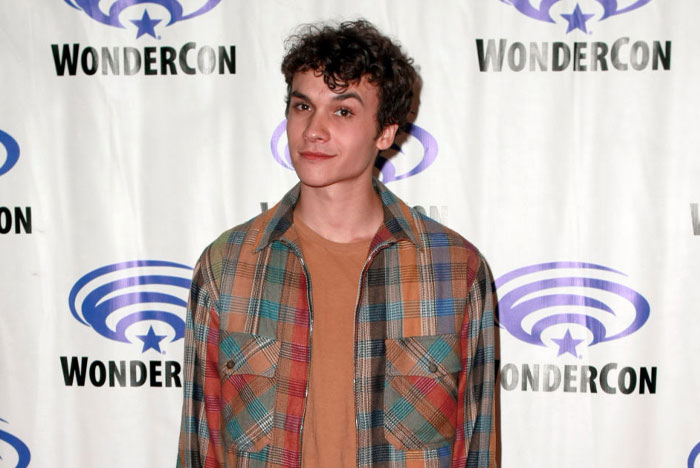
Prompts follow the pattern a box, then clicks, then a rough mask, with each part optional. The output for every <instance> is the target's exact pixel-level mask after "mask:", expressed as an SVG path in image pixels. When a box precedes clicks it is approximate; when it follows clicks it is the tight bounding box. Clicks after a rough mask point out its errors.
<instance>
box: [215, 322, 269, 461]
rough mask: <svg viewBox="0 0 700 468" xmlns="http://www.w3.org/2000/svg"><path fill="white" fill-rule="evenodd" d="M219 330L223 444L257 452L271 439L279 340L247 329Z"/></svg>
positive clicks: (240, 449) (239, 449)
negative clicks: (233, 331)
mask: <svg viewBox="0 0 700 468" xmlns="http://www.w3.org/2000/svg"><path fill="white" fill-rule="evenodd" d="M222 333H223V335H222V339H221V340H220V342H219V376H220V378H221V400H222V401H221V406H222V408H221V414H222V419H223V420H222V428H221V432H222V434H223V437H224V441H225V443H226V444H225V445H226V446H231V445H233V446H235V448H236V449H237V450H238V451H244V452H258V451H260V450H262V449H263V448H264V447H265V446H266V445H268V444H269V443H270V442H271V439H272V419H273V415H274V409H275V395H276V379H275V375H276V371H277V362H278V361H279V355H280V342H279V341H277V340H276V339H275V338H271V337H267V336H259V335H251V334H249V333H238V332H236V333H227V332H222Z"/></svg>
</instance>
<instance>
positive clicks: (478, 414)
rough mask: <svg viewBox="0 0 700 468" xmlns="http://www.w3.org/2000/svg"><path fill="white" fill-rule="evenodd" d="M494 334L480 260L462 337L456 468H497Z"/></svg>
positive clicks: (485, 269)
mask: <svg viewBox="0 0 700 468" xmlns="http://www.w3.org/2000/svg"><path fill="white" fill-rule="evenodd" d="M494 333H495V331H494V294H493V286H492V281H491V276H490V274H489V269H488V266H487V264H486V261H485V260H484V259H483V258H481V259H480V263H479V269H478V271H477V274H476V278H475V279H474V281H473V282H472V285H471V287H470V290H469V294H468V298H467V310H466V316H465V320H464V323H463V326H462V331H461V335H460V339H461V345H462V363H463V370H462V374H461V376H460V383H459V396H458V398H459V400H458V404H459V406H458V427H457V434H456V438H455V447H454V456H453V463H452V467H453V468H458V467H459V468H463V467H470V468H471V467H477V468H495V467H496V460H495V455H496V454H495V447H496V434H495V415H494V405H495V400H494V386H495V381H496V379H495V377H496V376H495V343H494Z"/></svg>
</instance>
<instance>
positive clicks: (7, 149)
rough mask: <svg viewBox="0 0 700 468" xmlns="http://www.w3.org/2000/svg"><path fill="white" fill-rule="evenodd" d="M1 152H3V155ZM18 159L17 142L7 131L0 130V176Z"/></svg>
mask: <svg viewBox="0 0 700 468" xmlns="http://www.w3.org/2000/svg"><path fill="white" fill-rule="evenodd" d="M3 153H5V155H4V156H3ZM18 159H19V144H17V141H16V140H15V139H14V138H12V137H11V136H10V134H9V133H5V132H3V131H2V130H0V176H1V175H3V174H5V173H6V172H9V170H10V169H12V168H13V167H14V165H15V164H17V160H18Z"/></svg>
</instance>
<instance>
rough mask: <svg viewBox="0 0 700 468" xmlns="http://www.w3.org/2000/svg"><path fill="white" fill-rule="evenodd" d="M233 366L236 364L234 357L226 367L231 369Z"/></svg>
mask: <svg viewBox="0 0 700 468" xmlns="http://www.w3.org/2000/svg"><path fill="white" fill-rule="evenodd" d="M233 366H235V364H234V363H233V359H231V360H230V361H229V362H227V363H226V367H228V368H229V369H233Z"/></svg>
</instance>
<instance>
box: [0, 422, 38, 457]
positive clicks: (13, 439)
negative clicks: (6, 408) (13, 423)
mask: <svg viewBox="0 0 700 468" xmlns="http://www.w3.org/2000/svg"><path fill="white" fill-rule="evenodd" d="M0 422H2V423H5V424H7V421H5V420H4V419H1V418H0ZM0 441H2V442H4V443H5V444H7V445H9V446H10V447H12V449H13V450H14V452H15V453H13V454H10V455H9V456H8V454H7V453H4V454H3V453H2V451H4V449H5V447H3V446H2V444H0V450H2V451H0V466H2V467H7V468H10V467H13V468H26V467H27V466H29V462H30V461H31V459H32V456H31V453H29V447H27V444H25V443H24V442H22V441H21V440H20V439H19V438H18V437H17V436H14V435H12V434H10V433H9V432H7V431H4V430H3V429H2V428H1V427H0ZM15 460H17V464H16V465H10V464H8V463H12V462H14V461H15Z"/></svg>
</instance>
